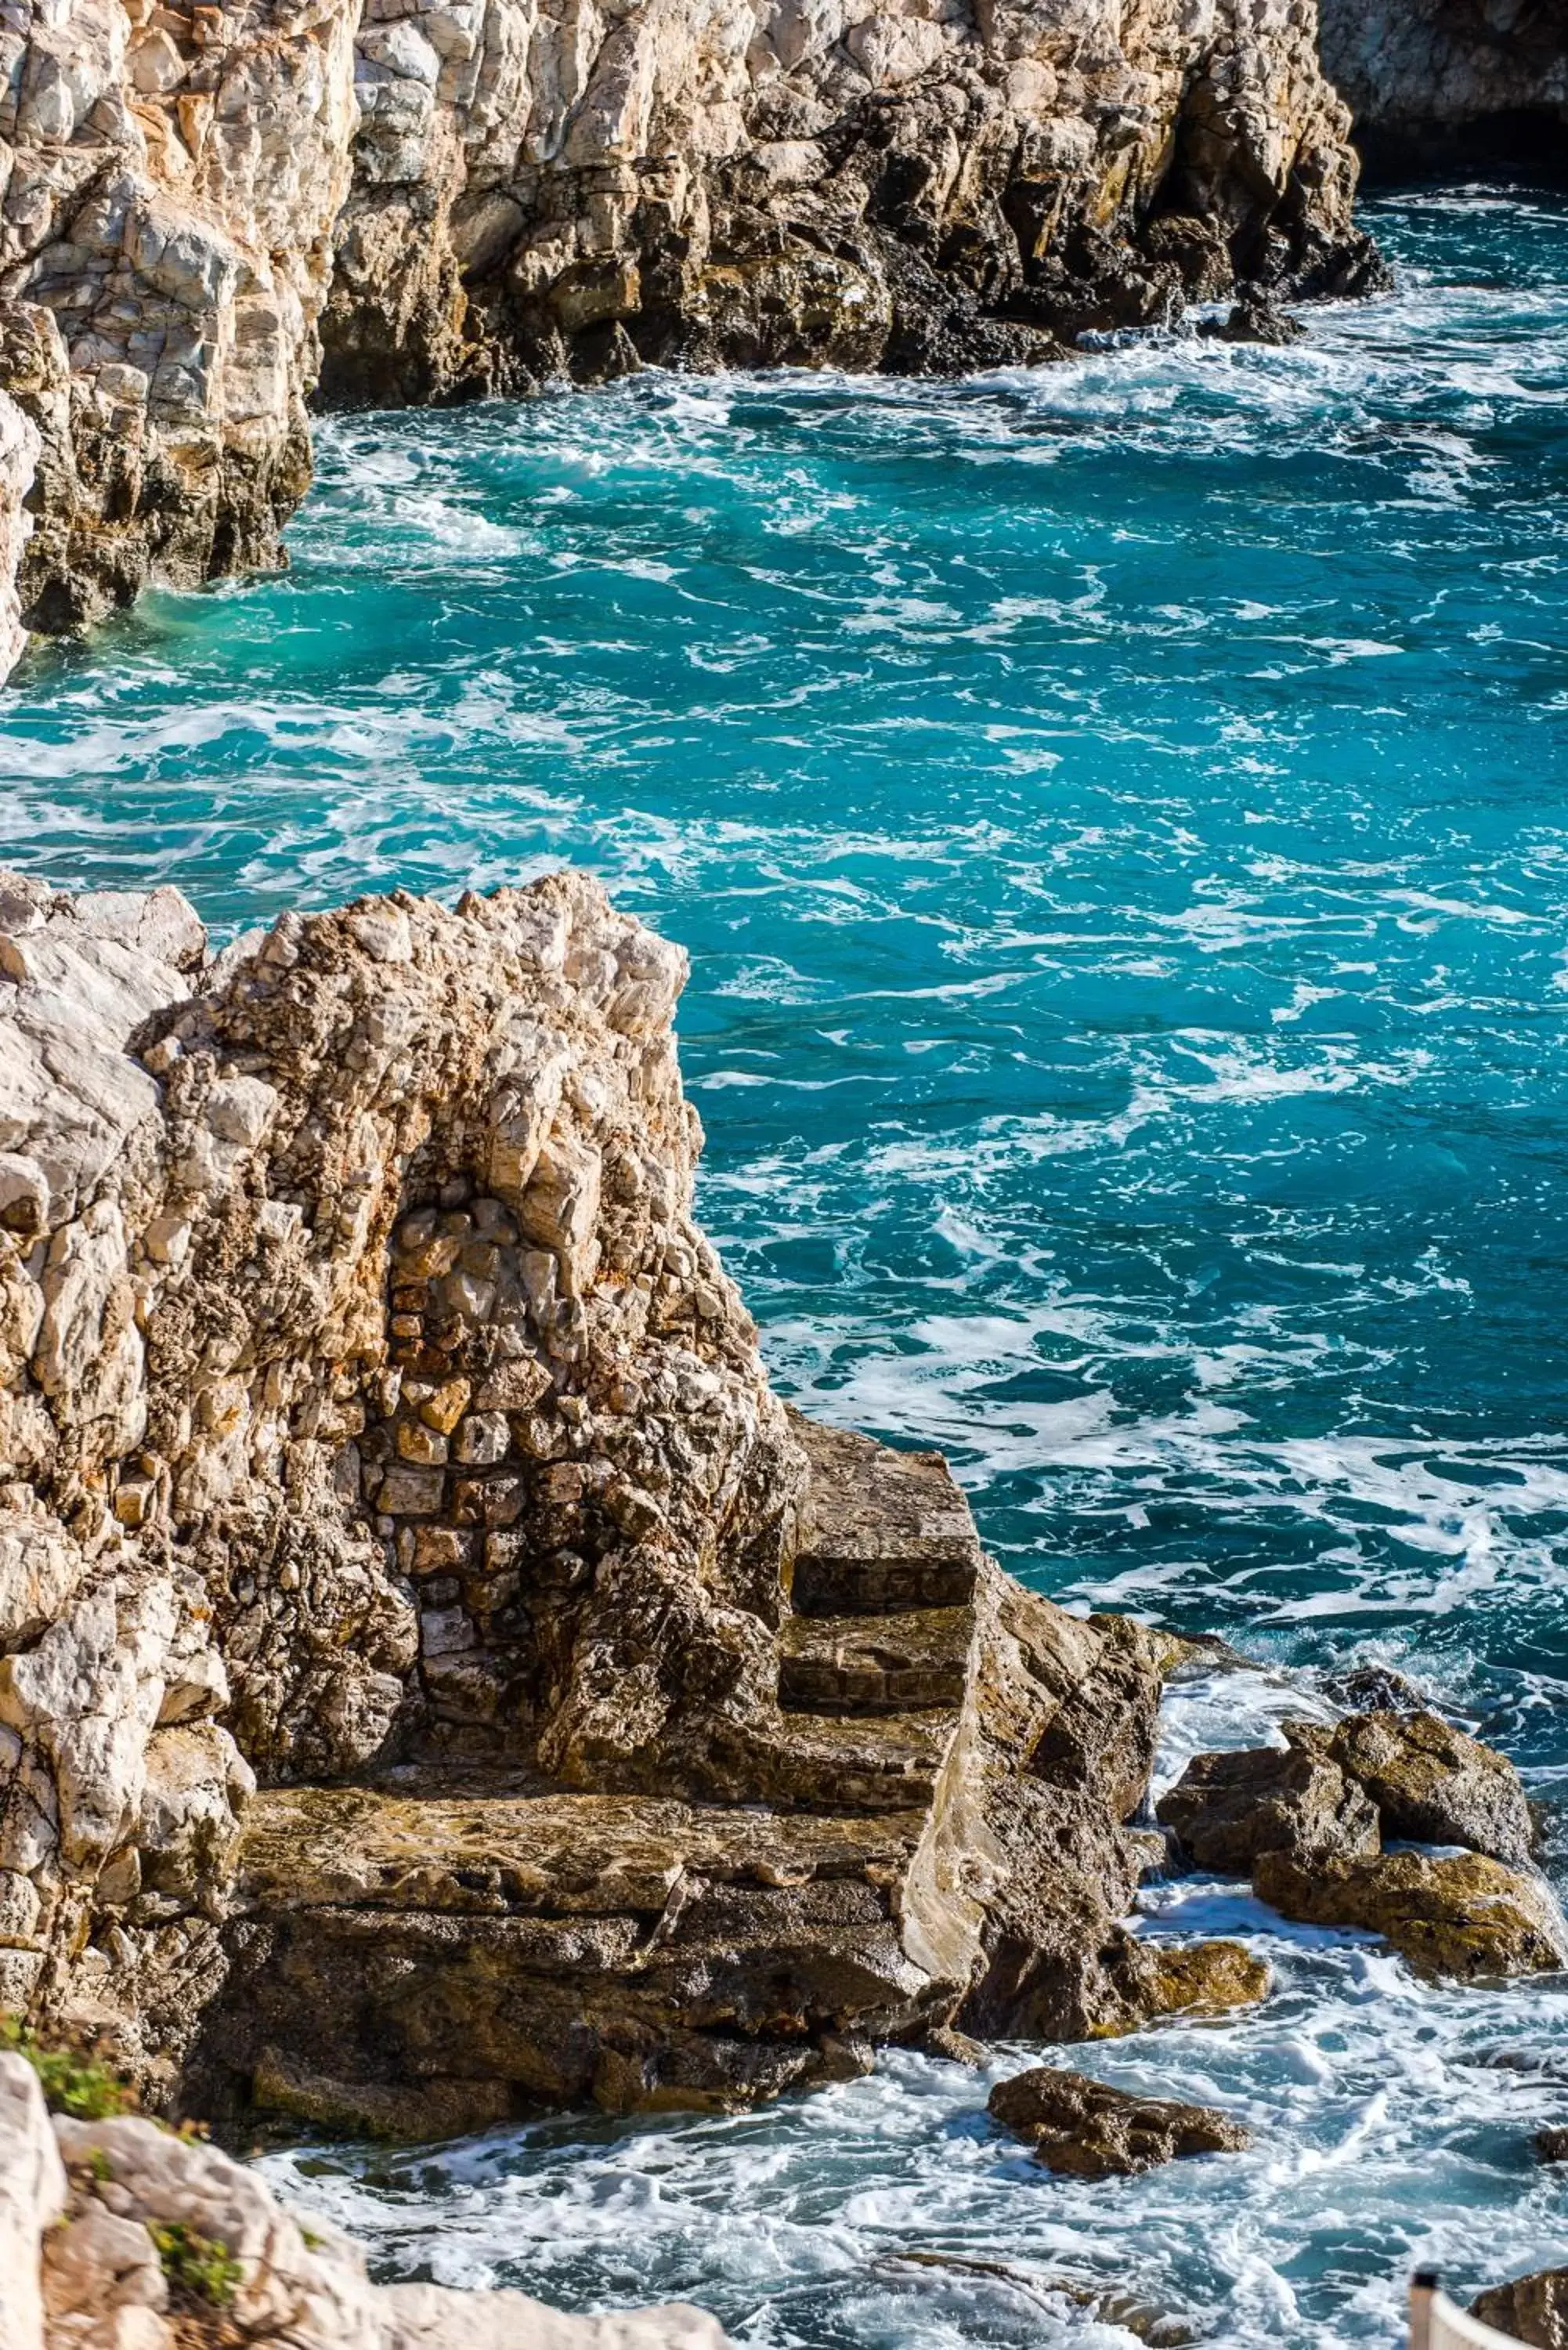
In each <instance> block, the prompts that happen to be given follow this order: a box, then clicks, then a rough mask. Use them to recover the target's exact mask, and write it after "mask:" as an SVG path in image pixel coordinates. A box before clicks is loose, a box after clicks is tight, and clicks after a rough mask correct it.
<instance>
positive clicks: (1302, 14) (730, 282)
mask: <svg viewBox="0 0 1568 2350" xmlns="http://www.w3.org/2000/svg"><path fill="white" fill-rule="evenodd" d="M1315 34H1316V17H1315V7H1314V5H1308V0H1199V5H1186V0H1155V4H1154V5H1150V6H1148V7H1144V8H1140V9H1138V10H1136V11H1131V12H1127V11H1124V10H1122V9H1121V8H1119V7H1118V6H1116V5H1112V0H1089V4H1088V5H1085V0H1032V5H1029V6H1027V7H1014V6H1002V7H1001V8H997V7H995V6H992V5H985V6H983V7H982V6H979V5H969V0H963V5H954V6H952V7H939V6H935V5H929V0H883V5H877V7H875V8H867V9H865V10H863V11H862V12H861V13H858V14H857V6H856V5H855V0H737V5H722V6H718V7H715V8H712V9H709V10H706V11H697V10H694V9H691V8H689V7H686V6H683V5H677V0H659V5H651V6H649V7H646V8H639V9H636V10H626V9H623V8H621V7H619V6H618V5H603V6H601V5H597V0H572V5H567V6H564V7H561V8H558V9H547V10H538V9H536V8H535V6H534V5H532V0H488V5H484V6H481V5H477V0H421V5H405V0H396V5H393V0H387V5H382V4H381V0H372V5H368V6H366V7H364V9H363V10H362V11H361V9H360V8H359V7H358V5H351V0H236V5H221V6H211V5H202V0H191V5H161V0H160V5H152V0H134V5H131V6H130V7H120V6H118V5H116V6H112V7H106V6H104V5H101V0H69V5H65V6H62V7H56V6H53V5H51V7H50V8H49V9H48V10H47V11H46V10H44V9H42V8H39V9H37V10H36V11H31V12H24V15H23V17H22V19H21V20H20V26H19V28H17V29H13V30H10V31H8V32H7V33H6V34H5V42H6V44H7V45H8V46H7V80H6V88H7V97H6V99H5V110H4V113H3V114H0V140H3V141H4V142H5V144H4V152H5V164H6V195H5V211H4V223H3V228H0V268H3V272H4V275H3V277H0V488H3V491H4V504H5V515H6V516H7V518H8V529H7V530H6V531H5V532H0V593H3V594H4V595H5V598H6V601H5V609H4V612H3V613H0V629H3V640H0V658H3V660H4V665H5V668H9V666H10V665H11V663H12V661H13V660H15V658H16V654H17V652H18V651H19V650H20V649H21V646H22V643H23V642H24V640H25V639H24V631H26V630H46V631H50V632H60V631H68V630H73V629H81V628H83V627H85V626H88V625H89V624H90V623H91V622H92V621H93V620H95V619H98V618H99V617H100V616H101V615H102V614H103V613H105V612H106V611H108V610H109V609H110V608H113V607H115V606H117V605H123V604H125V603H128V602H130V600H131V599H132V598H134V596H135V595H136V594H137V593H138V592H139V590H140V587H142V586H143V585H144V584H145V583H146V582H147V581H149V580H151V579H159V580H163V581H168V582H172V583H173V584H175V585H178V586H191V585H193V584H196V583H198V582H200V581H202V580H203V579H209V578H216V577H223V576H224V575H226V574H230V573H234V572H240V571H244V570H247V569H255V568H259V567H266V566H268V565H272V564H275V563H276V562H278V561H279V560H280V559H281V558H280V555H279V532H280V530H281V528H282V525H283V524H284V522H285V521H286V519H287V516H288V515H289V514H290V513H291V512H292V510H293V508H294V507H295V505H296V504H297V502H298V500H299V498H300V497H301V496H302V495H303V494H304V491H305V488H306V484H307V482H308V479H309V472H310V441H309V428H308V423H307V420H306V400H307V398H309V397H311V396H314V397H315V398H316V399H317V401H318V402H320V403H324V404H326V405H328V406H331V405H344V404H348V405H354V404H362V403H369V404H372V405H375V406H378V407H382V406H387V405H389V404H395V403H398V402H408V401H416V402H428V401H441V400H457V399H468V398H472V397H475V396H477V395H480V394H486V393H494V394H505V395H514V394H517V393H520V392H524V391H527V390H531V389H533V388H535V387H536V386H538V385H539V384H541V383H543V382H545V381H548V380H554V379H560V378H566V379H569V380H575V381H578V382H600V381H603V380H607V378H610V377H614V376H618V375H621V374H624V373H626V372H627V371H628V370H629V369H635V368H637V367H639V366H640V365H643V364H646V363H650V362H656V363H658V364H659V365H663V366H670V367H677V368H691V369H713V368H719V367H725V366H774V365H784V364H803V365H808V366H818V365H824V364H829V365H836V366H842V367H846V368H851V369H868V368H869V369H875V368H885V369H893V370H895V371H899V372H906V373H909V372H912V373H921V372H925V373H932V372H934V373H950V372H954V371H961V370H964V369H972V368H975V367H982V366H992V365H998V364H1002V363H1007V364H1014V363H1024V362H1035V361H1044V360H1047V359H1054V358H1056V357H1059V356H1061V355H1063V353H1064V351H1065V350H1066V349H1067V348H1070V347H1071V346H1072V344H1073V342H1074V340H1075V338H1076V337H1077V336H1078V335H1079V334H1080V333H1082V332H1084V331H1085V330H1086V329H1095V328H1101V329H1103V328H1116V327H1125V326H1149V325H1157V324H1162V323H1167V322H1168V321H1170V320H1171V319H1173V318H1174V317H1176V316H1178V315H1179V312H1180V310H1181V308H1182V307H1183V306H1184V304H1186V303H1187V302H1189V300H1192V299H1195V298H1210V297H1213V296H1224V295H1228V294H1230V293H1231V291H1232V290H1233V289H1237V288H1242V289H1244V290H1245V292H1246V295H1247V304H1246V305H1244V306H1243V307H1247V308H1248V315H1251V313H1252V312H1254V311H1256V310H1257V309H1258V307H1259V305H1260V304H1262V305H1263V306H1265V307H1266V305H1267V303H1268V302H1269V301H1272V299H1274V298H1276V297H1280V296H1295V295H1301V296H1311V295H1325V294H1345V293H1352V292H1355V291H1358V290H1364V289H1366V287H1368V286H1374V285H1376V284H1378V283H1380V282H1381V277H1380V265H1379V264H1378V262H1377V259H1376V255H1375V254H1374V253H1373V251H1372V249H1371V247H1370V245H1369V244H1368V241H1367V239H1366V237H1365V236H1364V235H1363V234H1361V233H1360V232H1359V231H1358V229H1357V228H1356V226H1355V222H1354V220H1353V217H1352V201H1353V197H1354V192H1355V172H1356V165H1355V156H1354V154H1353V152H1352V150H1351V147H1350V144H1349V140H1348V130H1349V115H1348V111H1347V109H1345V106H1344V105H1343V104H1342V103H1341V101H1340V99H1338V98H1337V97H1336V96H1335V94H1334V89H1333V88H1332V87H1331V86H1330V84H1329V82H1328V81H1327V79H1326V78H1325V77H1324V73H1323V70H1322V68H1321V67H1320V64H1319V61H1318V57H1317V50H1316V45H1315ZM18 509H22V510H23V513H24V514H25V516H26V524H27V525H30V528H29V529H28V531H27V535H26V537H25V540H24V536H23V524H22V522H21V519H20V517H19V515H18Z"/></svg>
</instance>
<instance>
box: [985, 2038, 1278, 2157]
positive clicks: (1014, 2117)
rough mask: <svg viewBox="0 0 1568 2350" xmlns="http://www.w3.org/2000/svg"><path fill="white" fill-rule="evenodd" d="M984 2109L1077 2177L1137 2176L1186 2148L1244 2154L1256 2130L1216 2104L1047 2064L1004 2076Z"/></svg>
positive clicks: (1040, 2154) (1187, 2151) (1180, 2154)
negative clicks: (1113, 2084) (1116, 2084)
mask: <svg viewBox="0 0 1568 2350" xmlns="http://www.w3.org/2000/svg"><path fill="white" fill-rule="evenodd" d="M986 2110H987V2112H988V2113H989V2114H990V2115H991V2116H992V2120H993V2121H998V2122H1000V2123H1001V2124H1002V2126H1003V2127H1004V2128H1005V2129H1010V2130H1015V2131H1016V2132H1017V2134H1018V2136H1019V2137H1022V2138H1025V2139H1027V2140H1028V2142H1029V2144H1030V2146H1031V2147H1033V2154H1034V2158H1035V2160H1036V2161H1037V2162H1040V2163H1043V2164H1044V2167H1045V2168H1046V2169H1047V2170H1053V2171H1056V2172H1058V2173H1059V2174H1061V2175H1062V2176H1064V2177H1066V2178H1131V2177H1133V2176H1134V2175H1135V2174H1136V2173H1137V2172H1139V2171H1143V2170H1154V2169H1156V2168H1158V2166H1159V2164H1161V2163H1162V2162H1173V2161H1176V2160H1178V2159H1179V2158H1181V2157H1183V2156H1187V2155H1195V2154H1238V2153H1240V2152H1241V2151H1242V2149H1243V2148H1245V2147H1249V2146H1251V2142H1252V2138H1251V2131H1250V2130H1248V2129H1247V2128H1245V2127H1244V2126H1243V2125H1242V2124H1241V2123H1240V2122H1234V2121H1232V2120H1231V2118H1230V2116H1228V2115H1226V2114H1221V2113H1218V2112H1216V2111H1215V2109H1214V2107H1213V2106H1189V2105H1177V2104H1172V2103H1169V2102H1168V2101H1167V2100H1165V2099H1163V2098H1159V2097H1137V2096H1129V2095H1127V2093H1126V2092H1125V2091H1124V2090H1121V2089H1111V2088H1107V2087H1106V2085H1105V2083H1104V2082H1102V2081H1094V2080H1091V2079H1090V2078H1089V2077H1088V2075H1087V2074H1084V2073H1061V2072H1057V2071H1056V2070H1055V2069H1054V2067H1053V2066H1051V2065H1049V2064H1042V2065H1040V2066H1038V2067H1036V2069H1035V2070H1034V2071H1033V2072H1029V2073H1018V2074H1014V2075H1013V2077H1012V2080H1010V2081H1002V2082H999V2083H998V2085H997V2086H996V2087H995V2088H994V2089H993V2090H992V2093H991V2095H990V2098H989V2099H988V2101H987V2105H986Z"/></svg>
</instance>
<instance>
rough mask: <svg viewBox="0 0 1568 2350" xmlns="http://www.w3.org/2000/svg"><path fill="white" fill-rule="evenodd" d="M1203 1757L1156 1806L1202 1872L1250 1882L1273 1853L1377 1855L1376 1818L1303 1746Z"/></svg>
mask: <svg viewBox="0 0 1568 2350" xmlns="http://www.w3.org/2000/svg"><path fill="white" fill-rule="evenodd" d="M1307 1727H1308V1726H1307V1725H1295V1724H1293V1725H1292V1731H1291V1735H1292V1738H1293V1743H1292V1744H1291V1745H1290V1746H1289V1747H1288V1748H1286V1749H1285V1750H1284V1751H1283V1752H1282V1751H1281V1750H1280V1749H1278V1748H1276V1747H1272V1746H1268V1747H1250V1748H1247V1749H1245V1750H1243V1751H1242V1752H1238V1753H1225V1754H1199V1755H1196V1756H1194V1758H1193V1760H1192V1761H1191V1762H1190V1763H1189V1764H1188V1766H1187V1769H1186V1771H1185V1772H1184V1773H1183V1774H1182V1776H1181V1778H1180V1779H1179V1781H1178V1783H1177V1784H1176V1785H1175V1786H1174V1787H1172V1788H1170V1789H1169V1790H1168V1792H1167V1793H1166V1794H1163V1795H1162V1796H1161V1797H1160V1799H1159V1802H1158V1804H1156V1806H1155V1812H1156V1816H1157V1817H1158V1819H1159V1820H1160V1821H1161V1822H1162V1823H1163V1825H1165V1826H1166V1827H1168V1828H1170V1829H1172V1830H1173V1831H1174V1833H1175V1835H1176V1837H1177V1839H1178V1841H1179V1844H1180V1846H1181V1847H1182V1850H1183V1851H1184V1852H1185V1853H1186V1854H1187V1855H1188V1856H1189V1857H1190V1858H1191V1859H1192V1860H1193V1861H1194V1862H1195V1863H1196V1864H1197V1866H1199V1868H1212V1869H1217V1870H1219V1871H1220V1873H1221V1874H1222V1875H1226V1876H1231V1877H1245V1876H1246V1875H1248V1874H1249V1872H1250V1871H1251V1867H1252V1865H1253V1863H1254V1862H1255V1861H1256V1860H1258V1859H1259V1858H1260V1857H1261V1856H1262V1854H1264V1853H1266V1852H1282V1853H1285V1854H1288V1855H1289V1856H1292V1857H1293V1858H1296V1859H1306V1858H1310V1857H1312V1856H1314V1855H1323V1856H1327V1855H1334V1856H1344V1857H1346V1858H1349V1857H1353V1856H1355V1855H1356V1854H1358V1853H1375V1852H1376V1850H1377V1846H1378V1836H1377V1814H1376V1811H1375V1810H1374V1808H1373V1806H1372V1804H1370V1803H1369V1802H1368V1800H1367V1798H1366V1795H1365V1794H1363V1793H1362V1791H1361V1789H1360V1788H1359V1787H1358V1786H1356V1785H1355V1784H1354V1783H1353V1782H1351V1781H1350V1780H1348V1779H1347V1778H1346V1777H1345V1773H1344V1772H1343V1771H1342V1770H1341V1769H1340V1768H1339V1765H1338V1764H1337V1763H1334V1762H1332V1761H1331V1760H1330V1759H1329V1758H1328V1757H1327V1756H1326V1755H1324V1754H1323V1753H1321V1752H1315V1751H1314V1749H1313V1748H1312V1747H1309V1746H1307V1745H1305V1744H1303V1743H1302V1742H1300V1739H1299V1738H1298V1735H1297V1733H1298V1731H1299V1732H1300V1733H1301V1736H1303V1737H1304V1735H1305V1731H1306V1729H1307Z"/></svg>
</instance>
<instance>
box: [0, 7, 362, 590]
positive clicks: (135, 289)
mask: <svg viewBox="0 0 1568 2350" xmlns="http://www.w3.org/2000/svg"><path fill="white" fill-rule="evenodd" d="M0 37H3V40H4V45H5V99H4V103H3V104H0V141H3V142H4V143H3V144H0V159H3V161H4V167H5V206H4V215H3V218H0V386H3V387H4V389H5V390H6V391H7V392H8V393H9V395H10V397H11V398H12V399H13V400H15V401H16V403H17V404H18V406H19V407H21V408H22V410H23V411H25V412H26V415H27V416H28V417H29V418H30V419H31V421H33V423H34V424H35V425H36V428H37V431H38V433H39V435H40V442H41V447H40V452H39V456H38V461H37V468H36V479H35V480H34V483H33V484H32V488H31V492H30V494H29V504H30V508H31V511H32V514H33V517H34V525H35V526H34V529H33V533H32V536H31V539H30V541H29V543H28V545H27V547H26V552H25V554H24V556H23V558H22V563H21V569H20V575H19V587H18V592H19V595H20V598H21V604H22V609H23V617H24V619H25V620H26V625H27V626H28V627H29V628H33V629H51V630H58V629H74V628H79V627H81V626H82V625H83V624H84V623H86V622H88V621H90V620H92V619H97V618H98V617H99V615H100V614H101V613H102V612H104V611H105V610H106V609H108V608H109V606H110V605H112V604H119V603H127V602H129V601H130V598H132V597H133V596H134V595H135V594H136V592H137V590H138V589H139V588H140V587H141V586H142V585H143V584H144V583H145V581H146V580H147V579H148V578H149V577H153V576H157V577H160V578H164V579H169V580H172V581H173V582H175V583H176V584H180V585H190V584H193V583H194V582H196V581H199V580H202V579H204V578H209V577H215V576H217V575H219V574H221V573H223V572H228V571H235V570H242V569H245V568H249V567H256V566H265V565H269V564H272V563H275V561H276V560H277V533H278V530H279V529H280V528H281V526H282V524H283V522H284V521H285V520H286V517H287V515H289V514H290V513H291V512H292V510H293V508H294V507H295V505H296V504H297V503H298V500H299V498H300V497H301V496H302V495H303V494H304V490H305V487H306V483H307V481H308V479H309V441H308V433H307V430H306V421H305V410H304V397H305V392H306V388H307V386H308V384H309V382H310V381H311V380H312V379H313V376H314V351H315V344H314V335H313V325H314V319H315V316H316V312H317V308H318V307H319V304H320V301H321V298H322V296H323V294H324V293H325V290H326V277H327V267H328V264H329V257H330V252H329V242H328V232H329V230H330V227H331V224H332V222H333V219H334V218H335V216H336V214H337V210H338V208H339V206H340V205H341V203H342V202H343V199H344V196H345V195H346V193H347V192H348V141H349V139H350V137H351V134H352V129H353V122H354V103H353V17H352V12H351V11H350V10H349V9H348V8H347V7H346V6H344V5H343V0H245V5H239V6H226V7H215V6H204V5H191V6H186V7H183V8H181V7H177V6H175V7H165V6H162V5H151V0H65V4H64V5H57V0H49V5H42V0H38V5H32V6H25V7H23V8H21V9H19V10H18V11H16V12H15V14H14V16H12V18H11V19H9V20H8V25H7V29H6V31H5V34H4V36H0Z"/></svg>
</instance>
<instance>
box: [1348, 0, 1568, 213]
mask: <svg viewBox="0 0 1568 2350" xmlns="http://www.w3.org/2000/svg"><path fill="white" fill-rule="evenodd" d="M1319 6H1320V14H1321V16H1322V22H1323V31H1322V49H1323V59H1324V67H1325V68H1326V70H1327V72H1328V74H1329V75H1330V77H1331V78H1332V79H1333V80H1334V83H1335V84H1336V86H1337V87H1338V88H1339V89H1340V90H1341V92H1342V93H1343V95H1344V96H1345V98H1346V99H1348V100H1349V102H1350V105H1351V107H1352V108H1353V109H1354V110H1355V123H1356V138H1357V141H1358V143H1362V142H1365V144H1366V149H1367V151H1368V152H1369V154H1370V155H1371V157H1372V159H1373V161H1375V162H1376V164H1377V165H1378V167H1379V168H1380V169H1381V170H1383V171H1385V172H1396V173H1397V172H1410V171H1411V170H1413V169H1415V170H1422V169H1424V170H1431V169H1432V168H1433V167H1434V166H1435V167H1436V168H1438V169H1439V170H1446V171H1448V172H1450V173H1468V172H1471V171H1473V170H1474V169H1475V168H1476V167H1478V166H1482V167H1484V166H1485V165H1487V164H1499V163H1501V164H1502V165H1504V166H1505V167H1507V168H1509V169H1510V170H1511V171H1518V170H1520V169H1521V167H1522V168H1523V169H1524V170H1526V171H1528V170H1530V169H1532V168H1533V167H1536V166H1538V165H1544V166H1545V167H1546V168H1547V169H1548V170H1552V166H1553V164H1555V167H1556V172H1561V169H1562V159H1563V126H1564V124H1568V24H1565V23H1564V20H1563V11H1562V9H1561V8H1560V7H1559V6H1557V5H1556V0H1511V5H1507V6H1504V7H1498V6H1495V5H1489V0H1400V5H1398V6H1397V7H1390V6H1388V5H1386V0H1379V5H1370V6H1369V5H1366V0H1319ZM1554 175H1555V174H1554Z"/></svg>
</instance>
